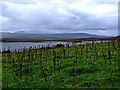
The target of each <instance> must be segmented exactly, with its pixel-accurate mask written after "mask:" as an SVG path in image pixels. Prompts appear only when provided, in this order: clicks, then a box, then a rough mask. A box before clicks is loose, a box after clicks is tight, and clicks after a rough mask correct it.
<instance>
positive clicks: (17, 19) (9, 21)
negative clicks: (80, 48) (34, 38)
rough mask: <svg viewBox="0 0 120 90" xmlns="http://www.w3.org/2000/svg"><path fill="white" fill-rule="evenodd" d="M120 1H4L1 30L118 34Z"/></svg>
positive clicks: (2, 4) (0, 17)
mask: <svg viewBox="0 0 120 90" xmlns="http://www.w3.org/2000/svg"><path fill="white" fill-rule="evenodd" d="M118 1H119V0H2V1H1V3H0V6H1V7H2V12H1V14H0V19H2V20H0V21H2V31H4V32H6V31H7V32H18V31H24V32H29V33H47V34H49V33H50V34H51V33H90V34H97V35H112V36H114V35H117V34H118Z"/></svg>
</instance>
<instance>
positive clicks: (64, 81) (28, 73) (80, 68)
mask: <svg viewBox="0 0 120 90" xmlns="http://www.w3.org/2000/svg"><path fill="white" fill-rule="evenodd" d="M119 45H120V42H113V43H112V42H109V43H99V44H89V45H80V46H69V47H59V48H49V49H41V48H36V49H32V48H30V49H25V50H24V51H22V52H20V51H15V52H9V53H2V88H119V87H120V84H119V82H120V67H119V66H120V58H119V53H120V46H119Z"/></svg>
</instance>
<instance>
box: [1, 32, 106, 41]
mask: <svg viewBox="0 0 120 90" xmlns="http://www.w3.org/2000/svg"><path fill="white" fill-rule="evenodd" d="M91 37H96V38H101V37H105V36H99V35H93V34H86V33H61V34H24V33H6V32H2V40H64V39H75V38H91Z"/></svg>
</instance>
